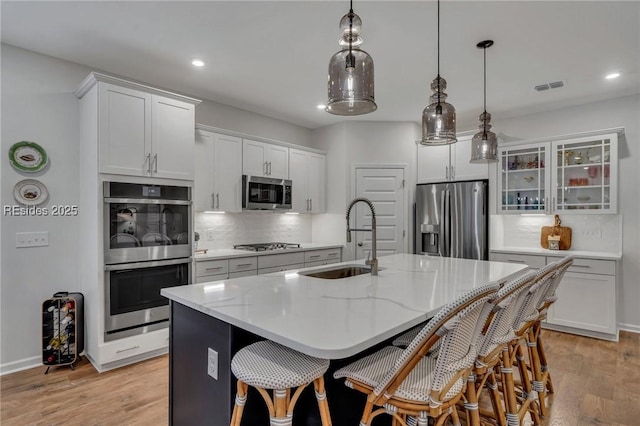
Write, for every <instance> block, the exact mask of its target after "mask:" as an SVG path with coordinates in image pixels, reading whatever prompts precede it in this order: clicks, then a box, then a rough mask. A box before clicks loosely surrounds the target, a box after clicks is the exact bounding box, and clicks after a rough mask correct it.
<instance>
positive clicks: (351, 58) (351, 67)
mask: <svg viewBox="0 0 640 426" xmlns="http://www.w3.org/2000/svg"><path fill="white" fill-rule="evenodd" d="M361 27H362V20H361V19H360V17H359V16H358V15H356V14H355V13H354V12H353V0H350V7H349V13H347V14H346V15H344V16H343V17H342V19H341V20H340V29H341V30H342V37H341V38H340V41H339V43H338V44H339V45H340V46H342V50H340V51H339V52H338V53H336V54H335V55H333V56H332V57H331V60H330V61H329V82H328V85H327V92H328V98H329V99H328V101H327V107H326V108H325V111H327V112H329V113H331V114H335V115H361V114H367V113H370V112H373V111H375V110H376V109H378V106H377V105H376V101H375V97H374V91H373V59H372V58H371V56H370V55H369V54H368V53H367V52H365V51H364V50H362V49H360V45H361V44H362V37H360V30H361Z"/></svg>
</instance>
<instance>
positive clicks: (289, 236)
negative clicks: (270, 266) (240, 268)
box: [194, 211, 311, 250]
mask: <svg viewBox="0 0 640 426" xmlns="http://www.w3.org/2000/svg"><path fill="white" fill-rule="evenodd" d="M194 227H195V230H196V232H198V233H199V234H200V241H199V242H198V248H199V249H203V248H206V249H211V250H213V249H228V248H232V247H233V245H234V244H250V243H266V242H272V241H273V242H275V241H279V242H286V243H304V242H310V241H311V216H310V215H305V214H284V213H279V212H278V213H275V212H272V211H250V212H242V213H225V214H212V213H196V214H195V223H194ZM210 238H211V239H210Z"/></svg>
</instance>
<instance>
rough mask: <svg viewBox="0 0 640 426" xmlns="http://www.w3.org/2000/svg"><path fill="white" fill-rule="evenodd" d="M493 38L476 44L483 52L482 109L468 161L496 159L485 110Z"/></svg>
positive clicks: (489, 120) (489, 118)
mask: <svg viewBox="0 0 640 426" xmlns="http://www.w3.org/2000/svg"><path fill="white" fill-rule="evenodd" d="M491 46H493V40H485V41H481V42H480V43H478V44H477V45H476V47H477V48H478V49H482V50H483V54H484V111H483V112H482V114H480V126H478V127H480V131H479V132H478V133H476V134H475V135H473V138H472V139H471V160H469V163H472V164H477V163H495V162H497V161H498V138H497V137H496V134H495V133H493V132H492V131H491V130H489V129H491V114H489V113H488V112H487V48H488V47H491Z"/></svg>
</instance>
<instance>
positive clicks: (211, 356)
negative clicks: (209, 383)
mask: <svg viewBox="0 0 640 426" xmlns="http://www.w3.org/2000/svg"><path fill="white" fill-rule="evenodd" d="M207 374H208V375H209V376H211V377H213V378H214V379H215V380H218V352H216V351H214V350H213V349H211V348H208V350H207Z"/></svg>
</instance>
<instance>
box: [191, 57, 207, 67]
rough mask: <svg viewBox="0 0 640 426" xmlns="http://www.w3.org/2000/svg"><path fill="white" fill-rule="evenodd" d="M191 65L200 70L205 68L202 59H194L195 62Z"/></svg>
mask: <svg viewBox="0 0 640 426" xmlns="http://www.w3.org/2000/svg"><path fill="white" fill-rule="evenodd" d="M191 65H193V66H194V67H198V68H200V67H204V61H203V60H202V59H194V60H193V61H191Z"/></svg>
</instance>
